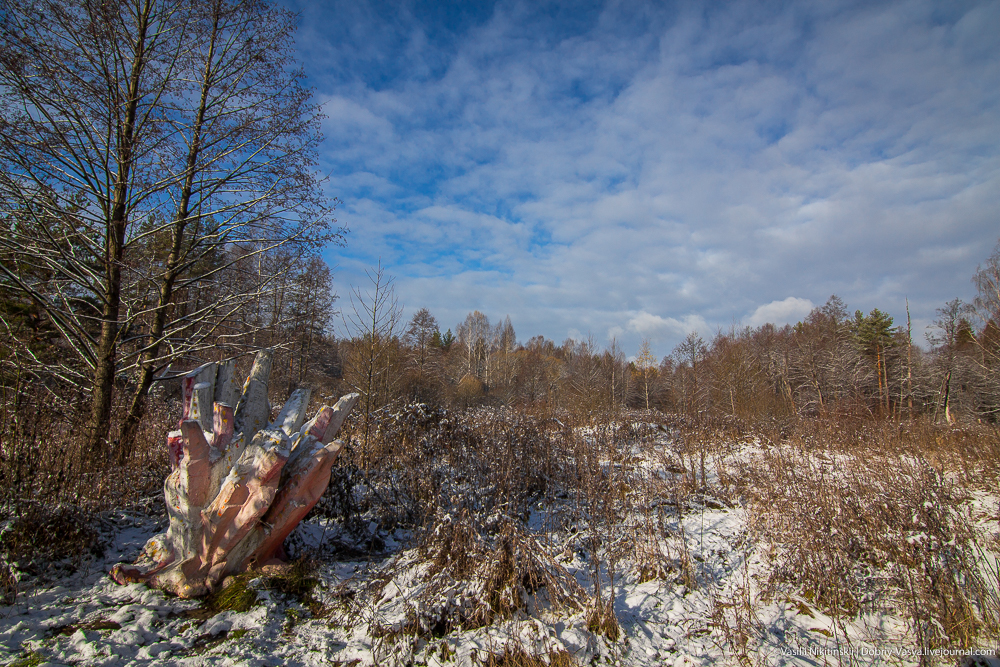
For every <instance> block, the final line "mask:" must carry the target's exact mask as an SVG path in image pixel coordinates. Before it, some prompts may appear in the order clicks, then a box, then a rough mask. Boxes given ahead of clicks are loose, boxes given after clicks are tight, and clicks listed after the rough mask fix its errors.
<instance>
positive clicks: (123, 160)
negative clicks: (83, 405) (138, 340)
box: [84, 0, 152, 459]
mask: <svg viewBox="0 0 1000 667" xmlns="http://www.w3.org/2000/svg"><path fill="white" fill-rule="evenodd" d="M151 11H152V1H151V0H147V1H146V2H145V3H144V5H143V8H142V12H141V13H140V14H139V17H138V18H139V24H138V26H137V31H136V32H137V34H136V46H135V50H134V51H133V59H132V72H131V76H130V77H129V84H128V99H127V101H126V104H125V114H124V115H125V120H124V124H123V126H122V129H121V133H120V134H119V136H118V151H117V152H118V159H117V162H118V165H117V166H118V173H117V177H116V180H115V188H114V202H113V204H112V207H111V216H110V220H109V221H108V225H107V228H106V231H105V245H104V294H103V301H104V304H103V307H102V310H101V335H100V339H99V341H98V344H97V359H96V365H95V368H94V376H93V383H92V387H91V400H90V418H89V420H88V421H87V427H86V442H85V443H84V445H85V447H86V451H88V452H89V453H90V456H91V457H92V458H94V459H96V458H99V457H101V456H103V455H105V454H106V453H107V437H108V431H109V430H110V427H111V401H112V397H113V394H114V384H115V371H116V368H115V366H116V361H117V359H116V356H117V351H118V331H119V322H118V317H119V311H120V308H121V289H122V273H121V267H122V256H123V254H124V252H125V230H126V227H127V226H128V200H129V177H130V175H131V171H132V166H133V160H134V157H135V156H134V149H135V145H134V142H135V118H136V110H137V109H138V107H139V85H140V82H141V80H142V73H143V69H144V68H145V66H146V59H147V54H146V31H147V30H148V28H149V15H150V12H151Z"/></svg>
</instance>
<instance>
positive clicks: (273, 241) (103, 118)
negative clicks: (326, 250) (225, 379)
mask: <svg viewBox="0 0 1000 667" xmlns="http://www.w3.org/2000/svg"><path fill="white" fill-rule="evenodd" d="M0 15H2V24H0V25H2V28H0V38H2V45H0V58H2V64H3V67H2V68H0V69H2V70H3V73H2V74H0V77H2V78H0V91H2V92H0V94H2V95H3V98H4V104H3V107H2V116H0V118H2V120H0V122H2V129H3V132H2V134H3V140H2V142H0V161H2V163H3V174H2V176H0V196H2V202H3V213H4V214H5V217H6V220H7V224H6V225H5V227H6V228H8V229H9V230H10V231H11V233H10V234H5V235H4V238H3V239H2V241H0V247H2V248H3V253H4V256H5V259H7V260H8V261H5V262H2V263H0V264H2V266H3V268H2V271H3V274H4V277H5V278H6V282H7V284H8V285H9V286H11V287H14V288H16V289H18V290H20V291H21V292H23V293H24V294H27V295H29V296H30V298H31V299H32V300H33V301H34V303H35V304H37V305H38V306H40V307H41V309H42V310H43V311H44V312H45V314H46V316H47V317H48V318H49V319H51V321H52V322H53V323H54V324H55V326H56V327H57V328H58V330H59V331H60V333H61V335H62V336H63V338H64V339H65V340H66V341H67V343H68V346H69V349H71V350H72V351H73V352H74V356H75V357H76V358H77V359H78V361H79V363H76V364H67V365H66V368H65V369H64V370H65V372H64V373H63V376H64V377H65V378H68V379H71V380H72V381H73V382H75V383H76V384H77V385H78V386H80V387H81V388H82V389H84V390H86V391H88V392H89V394H90V400H91V410H90V417H89V419H88V423H87V429H86V440H87V444H88V448H89V450H90V451H91V452H92V454H98V453H100V452H102V451H104V448H105V440H106V437H107V434H108V430H109V427H110V408H111V399H112V391H113V388H114V379H115V377H116V375H117V374H118V373H120V372H123V371H126V370H129V369H135V370H136V371H137V374H138V377H137V378H136V389H135V391H134V393H133V398H132V403H131V408H130V410H129V415H128V417H127V419H126V421H125V424H124V427H123V432H122V435H123V436H124V438H123V442H124V443H126V444H127V443H128V441H129V440H130V434H131V432H132V430H133V429H134V427H135V425H136V424H137V423H138V420H139V418H140V417H141V414H142V410H143V406H144V399H145V395H146V392H147V391H148V389H149V386H150V384H151V382H152V380H153V377H154V374H155V372H156V371H157V370H158V369H160V368H162V367H164V366H165V365H167V364H169V363H170V362H171V361H173V360H174V359H177V358H178V357H180V356H182V355H186V354H190V353H191V352H193V351H197V350H199V349H202V348H204V347H207V346H211V345H215V344H217V343H218V342H219V340H220V339H225V336H226V334H229V335H230V340H235V338H234V334H232V332H231V331H229V332H227V331H226V328H225V325H226V323H227V320H229V319H230V318H232V317H233V316H234V314H235V313H236V311H237V310H239V309H240V308H242V307H243V306H245V304H246V303H247V301H248V300H254V299H256V300H257V302H258V303H259V300H260V297H261V294H262V293H267V292H268V291H269V290H273V289H274V288H275V282H276V281H275V280H274V279H273V278H274V276H272V275H268V276H264V275H260V278H261V279H260V280H257V281H231V280H222V279H221V278H222V277H223V274H224V273H226V272H227V271H230V270H232V269H234V267H237V266H240V265H243V264H245V263H246V258H247V256H248V255H250V256H252V255H254V254H263V253H268V252H270V251H272V250H274V249H275V248H276V247H279V246H282V245H287V244H297V245H299V246H300V247H298V248H296V249H295V250H294V252H295V253H296V254H304V255H308V254H309V253H310V252H312V251H313V249H314V248H315V247H316V245H317V244H318V243H321V242H324V241H329V240H339V238H340V237H339V235H338V234H337V233H335V232H331V230H330V224H331V222H332V221H333V220H332V216H331V211H332V206H331V204H330V203H328V202H326V201H325V200H324V199H323V196H322V194H321V191H320V188H319V187H318V183H317V181H316V179H315V177H314V176H313V175H312V166H313V161H314V154H315V149H316V146H317V145H318V142H319V139H320V135H319V113H318V108H317V107H316V106H315V105H314V104H313V103H312V102H311V100H310V93H309V91H308V89H306V88H305V87H304V86H303V85H302V79H303V75H302V73H301V72H296V71H294V70H292V69H291V67H290V64H291V54H292V47H291V35H292V30H293V17H292V15H291V14H290V13H289V12H287V11H285V10H280V9H273V8H270V7H268V6H267V5H266V4H265V3H263V2H260V1H259V0H251V1H249V2H236V1H234V0H210V1H209V2H204V3H189V2H182V1H181V0H118V1H112V2H104V3H91V2H87V1H86V0H76V1H75V2H69V3H67V2H56V1H55V0H4V2H3V11H2V12H0ZM258 266H262V264H259V265H258ZM39 278H42V279H39ZM231 288H236V289H235V290H232V289H231ZM88 376H89V377H88ZM126 450H127V446H126V447H124V448H123V450H122V451H123V452H125V451H126Z"/></svg>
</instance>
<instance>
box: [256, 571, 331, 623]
mask: <svg viewBox="0 0 1000 667" xmlns="http://www.w3.org/2000/svg"><path fill="white" fill-rule="evenodd" d="M264 585H265V586H267V588H269V589H270V590H273V591H277V592H278V593H281V594H282V595H286V596H288V597H290V598H292V599H294V600H297V601H298V602H299V603H300V604H301V605H302V606H303V607H305V608H306V609H308V610H309V612H310V613H311V614H312V615H313V616H317V617H319V616H323V615H324V612H325V611H326V610H325V609H324V607H323V605H322V604H321V603H320V602H319V600H317V599H316V598H315V597H314V596H313V590H314V589H315V588H316V586H318V585H319V579H318V578H317V577H316V564H315V563H314V562H312V561H309V560H306V559H300V560H297V561H295V562H294V563H291V564H290V565H288V566H287V567H285V568H282V569H281V570H280V571H279V572H276V573H274V574H271V575H268V576H266V577H264Z"/></svg>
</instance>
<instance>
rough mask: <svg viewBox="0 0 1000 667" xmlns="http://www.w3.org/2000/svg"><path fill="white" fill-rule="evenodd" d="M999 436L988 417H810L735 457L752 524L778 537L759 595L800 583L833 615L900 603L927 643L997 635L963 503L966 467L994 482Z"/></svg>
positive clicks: (968, 642) (798, 587)
mask: <svg viewBox="0 0 1000 667" xmlns="http://www.w3.org/2000/svg"><path fill="white" fill-rule="evenodd" d="M996 447H997V440H996V435H995V432H992V433H991V432H990V431H989V430H987V429H970V430H969V431H966V432H962V431H956V430H954V429H941V428H936V427H932V426H930V425H927V424H914V425H897V424H889V423H879V424H875V423H857V424H852V423H847V424H839V423H834V424H831V423H817V422H812V423H807V424H804V425H803V427H802V428H801V430H800V431H798V432H796V433H795V434H794V435H792V436H791V437H790V438H789V439H788V441H787V442H785V443H783V444H780V445H772V446H769V447H766V448H765V449H764V450H763V451H762V452H761V453H760V454H759V455H758V456H754V457H752V458H751V459H743V460H737V461H736V462H735V467H736V469H737V470H736V474H735V477H736V478H737V479H738V480H739V485H738V486H739V492H740V493H741V494H743V496H744V497H745V498H746V499H747V501H748V504H749V507H750V509H751V516H752V517H753V525H752V529H753V531H754V534H755V535H756V537H757V539H759V540H761V541H764V542H766V543H768V544H770V545H771V556H770V562H771V569H770V575H769V578H768V579H767V581H766V582H765V585H764V590H763V595H764V597H765V598H774V597H776V596H780V595H786V594H788V593H789V592H794V593H797V594H799V595H802V596H804V597H805V598H806V599H807V600H810V601H812V602H814V603H815V604H816V605H818V606H819V607H820V608H821V609H822V610H823V611H825V612H826V613H828V614H829V615H831V616H833V617H835V618H847V619H850V618H854V617H856V616H857V615H858V614H860V613H863V612H869V611H883V612H884V611H888V612H891V613H896V614H901V615H903V616H904V617H908V618H909V619H910V621H911V624H912V630H913V632H914V634H915V635H916V638H917V640H918V642H919V644H920V646H921V647H924V648H941V647H953V648H958V647H960V648H969V647H971V646H973V645H974V643H975V641H976V639H977V638H978V637H982V636H988V637H990V636H996V630H997V620H998V619H997V609H996V608H995V604H994V603H993V602H992V601H993V599H995V596H993V595H991V593H990V591H991V586H992V585H993V584H992V582H987V581H984V580H983V579H982V577H981V576H980V574H979V568H978V566H977V561H978V557H977V555H976V553H975V545H976V541H977V539H978V535H977V534H976V532H975V530H974V529H973V527H972V519H971V517H970V515H969V512H968V507H967V504H966V501H967V500H968V492H967V489H968V486H967V482H968V481H969V480H970V474H971V475H972V476H974V477H975V478H977V479H979V480H980V483H982V480H983V479H992V480H993V482H992V483H993V484H995V480H996V479H997V477H996V463H995V461H994V460H991V457H992V456H993V455H994V454H993V453H995V451H996ZM991 475H992V477H990V476H991ZM994 488H995V487H994Z"/></svg>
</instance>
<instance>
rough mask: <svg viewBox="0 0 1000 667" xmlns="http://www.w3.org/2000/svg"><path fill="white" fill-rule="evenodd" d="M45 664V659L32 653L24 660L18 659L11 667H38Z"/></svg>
mask: <svg viewBox="0 0 1000 667" xmlns="http://www.w3.org/2000/svg"><path fill="white" fill-rule="evenodd" d="M43 662H45V658H43V657H42V656H40V655H38V654H37V653H35V652H34V651H32V652H31V653H29V654H28V655H26V656H24V657H23V658H18V659H17V660H15V661H14V662H12V663H10V667H38V665H40V664H42V663H43Z"/></svg>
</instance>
